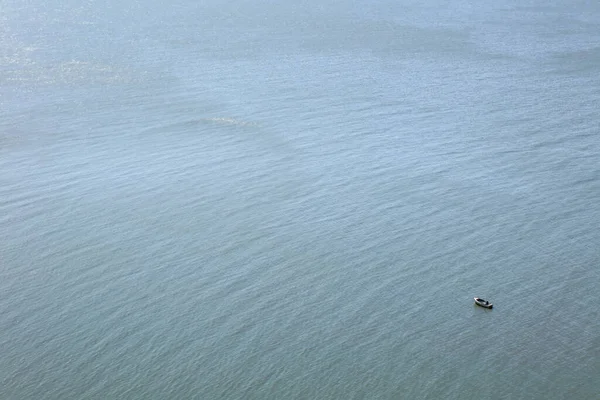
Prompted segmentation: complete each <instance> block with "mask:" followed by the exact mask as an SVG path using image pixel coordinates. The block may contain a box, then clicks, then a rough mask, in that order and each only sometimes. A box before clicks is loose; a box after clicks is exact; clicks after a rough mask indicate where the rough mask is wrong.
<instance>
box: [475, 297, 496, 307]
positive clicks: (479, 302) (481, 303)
mask: <svg viewBox="0 0 600 400" xmlns="http://www.w3.org/2000/svg"><path fill="white" fill-rule="evenodd" d="M473 300H475V304H477V305H478V306H480V307H483V308H492V307H494V305H493V304H492V303H490V302H489V301H487V300H484V299H481V298H479V297H474V298H473Z"/></svg>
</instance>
